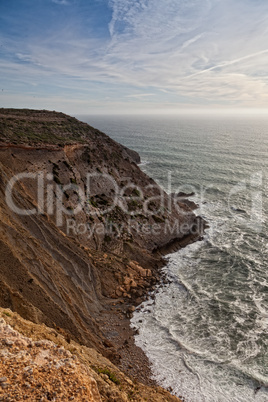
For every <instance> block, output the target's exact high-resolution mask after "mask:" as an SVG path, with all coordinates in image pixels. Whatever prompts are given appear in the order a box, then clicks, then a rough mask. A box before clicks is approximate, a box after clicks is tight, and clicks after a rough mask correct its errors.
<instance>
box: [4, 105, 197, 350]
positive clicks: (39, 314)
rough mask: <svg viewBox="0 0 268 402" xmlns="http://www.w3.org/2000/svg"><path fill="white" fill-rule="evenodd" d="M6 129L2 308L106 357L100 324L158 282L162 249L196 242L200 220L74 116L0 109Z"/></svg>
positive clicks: (132, 157)
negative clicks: (106, 313)
mask: <svg viewBox="0 0 268 402" xmlns="http://www.w3.org/2000/svg"><path fill="white" fill-rule="evenodd" d="M0 130H1V131H0V138H1V141H0V219H1V223H0V268H1V269H0V289H1V292H0V305H1V306H2V307H6V308H7V307H8V308H11V309H12V310H14V311H17V312H18V313H19V314H20V315H21V316H22V317H24V318H27V319H30V320H31V321H33V322H36V323H40V322H44V323H46V324H47V325H48V326H51V327H53V326H54V327H58V328H60V329H61V330H62V331H63V333H65V334H68V336H71V337H73V338H74V339H76V340H78V341H79V342H81V343H83V344H85V345H88V346H94V347H96V348H97V349H98V350H101V351H106V352H107V349H108V350H110V349H109V348H110V347H111V346H112V345H111V344H110V343H109V342H108V341H107V340H105V338H104V336H103V334H102V332H101V331H100V329H99V327H98V324H97V322H96V318H97V317H98V315H99V314H100V312H101V311H102V310H103V309H105V308H107V306H109V305H110V304H111V303H113V302H115V301H117V300H118V299H120V300H122V302H123V301H124V300H130V301H131V300H132V301H133V302H134V300H135V299H137V297H139V296H141V295H142V294H143V293H144V289H145V288H146V287H148V286H150V285H151V284H152V283H154V282H155V280H156V277H157V275H158V274H157V267H158V266H159V263H160V257H159V255H158V254H157V250H159V249H161V248H162V247H165V246H167V245H169V244H172V243H173V242H174V241H177V240H178V239H179V240H181V241H183V239H185V238H187V239H188V238H189V237H190V238H191V237H194V238H195V237H196V236H198V235H196V234H195V233H196V231H195V229H196V226H197V223H198V222H197V220H196V217H195V216H194V214H193V213H192V212H191V210H190V208H189V207H187V206H186V205H185V204H182V203H180V202H179V200H177V199H176V197H174V195H173V197H172V198H170V197H169V196H168V195H167V194H166V193H165V192H164V191H163V190H162V189H160V187H159V186H158V185H157V184H156V183H155V182H154V181H153V180H152V179H151V178H149V177H148V176H147V175H146V174H144V173H143V172H142V171H141V170H140V169H139V167H138V166H137V164H136V163H135V161H138V156H137V155H136V153H135V152H131V151H130V150H128V149H126V148H125V147H123V146H121V145H120V144H118V143H116V142H115V141H113V140H112V139H110V138H109V137H108V136H106V135H105V134H103V133H101V132H99V131H98V130H95V129H93V128H92V127H90V126H88V125H87V124H85V123H81V122H79V121H78V120H76V119H74V118H72V117H70V116H66V115H63V114H62V113H56V112H46V111H28V110H12V109H0ZM193 233H194V234H193ZM111 350H112V348H111Z"/></svg>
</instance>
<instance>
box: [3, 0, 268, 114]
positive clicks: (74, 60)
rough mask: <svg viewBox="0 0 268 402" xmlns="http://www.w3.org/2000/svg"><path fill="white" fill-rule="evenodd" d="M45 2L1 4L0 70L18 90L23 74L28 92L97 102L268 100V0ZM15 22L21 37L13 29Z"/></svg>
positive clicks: (261, 104)
mask: <svg viewBox="0 0 268 402" xmlns="http://www.w3.org/2000/svg"><path fill="white" fill-rule="evenodd" d="M27 1H28V0H27ZM27 1H26V3H27ZM49 3H50V4H51V7H52V8H53V10H54V11H53V13H54V14H53V13H52V11H51V9H50V8H49ZM53 3H54V5H53ZM18 4H19V3H18ZM27 4H28V3H27ZM40 4H41V5H42V7H43V9H42V10H39V8H38V7H37V6H36V9H34V10H33V7H30V3H29V8H28V9H27V7H26V8H25V9H24V8H21V9H18V11H17V14H15V11H14V10H11V9H10V12H9V8H8V6H5V7H4V6H3V5H2V4H1V5H0V12H1V8H3V10H2V11H3V12H2V13H1V15H2V17H1V19H2V24H0V26H1V27H2V28H0V30H2V38H3V40H2V42H3V43H4V45H3V46H2V48H1V50H3V51H2V56H0V57H1V71H0V73H1V76H2V79H3V80H5V82H6V83H8V84H9V85H10V88H12V90H14V85H13V84H12V83H13V82H16V83H17V85H18V83H19V82H20V86H19V87H20V88H22V89H21V90H22V91H23V88H26V87H27V85H29V86H32V85H31V83H33V82H34V83H35V86H36V91H38V90H39V91H44V93H45V94H46V95H47V94H48V92H49V91H50V95H51V96H52V95H53V94H56V93H57V94H59V93H60V94H62V95H65V92H66V91H68V94H70V95H71V96H73V99H74V102H75V100H76V99H77V100H80V101H81V99H82V100H83V101H84V97H86V94H87V96H88V99H90V100H92V101H93V100H94V98H96V99H98V100H99V99H101V97H103V99H106V98H109V99H111V101H113V100H114V102H120V101H122V103H124V99H129V100H131V99H133V101H135V102H136V104H137V106H138V105H139V102H140V105H144V103H146V102H148V104H149V103H150V102H154V103H155V105H161V104H162V105H166V104H174V105H175V104H181V105H184V104H185V105H191V104H193V105H197V106H198V105H200V106H202V105H223V106H228V105H229V106H233V105H234V104H235V105H239V106H252V107H254V105H257V106H258V107H265V106H266V104H267V100H268V99H267V98H268V77H267V72H266V71H267V64H268V49H266V45H265V44H266V43H267V41H268V29H267V22H268V3H267V2H265V1H262V0H260V1H253V0H202V1H201V0H188V1H185V0H158V1H155V0H139V1H133V0H108V1H107V2H105V1H102V0H92V2H83V1H72V2H70V0H50V1H49V2H48V1H45V0H43V1H42V0H41V1H40V2H39V5H40ZM56 4H57V5H62V6H66V5H68V6H69V7H55V6H56ZM57 9H58V10H59V14H58V15H57V14H55V10H57ZM60 10H63V11H62V13H61V12H60ZM51 15H52V16H54V17H53V18H54V19H52V20H51ZM41 16H42V18H41ZM24 17H25V19H24ZM38 18H39V19H38ZM31 21H32V23H31ZM0 22H1V21H0ZM26 23H27V30H28V31H27V32H30V33H29V34H28V35H27V36H25V35H24V33H25V29H26ZM12 24H13V26H14V30H16V32H17V35H15V36H14V33H13V34H12V35H11V33H10V28H9V27H10V25H12ZM39 25H40V26H39ZM14 32H15V31H14ZM48 77H50V79H49V82H50V85H49V86H48V85H47V86H46V83H47V82H48ZM44 88H46V89H44ZM24 90H25V89H24ZM142 107H143V106H142ZM157 107H158V106H157Z"/></svg>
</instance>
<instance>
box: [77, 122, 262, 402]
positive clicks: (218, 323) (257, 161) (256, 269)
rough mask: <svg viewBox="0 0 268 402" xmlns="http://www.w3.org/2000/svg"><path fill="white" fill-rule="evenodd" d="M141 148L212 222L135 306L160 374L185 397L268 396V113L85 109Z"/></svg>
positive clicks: (146, 163) (172, 187)
mask: <svg viewBox="0 0 268 402" xmlns="http://www.w3.org/2000/svg"><path fill="white" fill-rule="evenodd" d="M83 120H84V121H87V122H89V123H90V124H91V125H93V126H95V127H97V128H98V129H100V130H102V131H104V132H106V133H107V134H109V135H110V136H111V137H112V138H114V139H115V140H117V141H118V142H121V143H122V144H124V145H126V146H128V147H130V148H133V149H135V150H137V151H138V152H139V153H140V155H141V158H142V161H143V164H142V165H141V168H142V169H143V170H144V171H145V172H146V173H148V175H150V176H152V177H153V178H154V179H155V180H156V181H157V182H158V183H159V184H160V185H161V186H162V187H164V188H165V189H166V190H167V191H170V192H176V191H190V192H192V191H194V193H195V196H194V197H193V200H194V201H196V202H198V204H199V206H200V208H199V210H198V211H197V213H198V214H200V215H202V216H203V217H204V218H206V219H207V221H208V222H209V224H210V228H209V229H208V230H207V233H206V235H205V238H204V240H203V241H202V242H198V243H195V244H193V245H190V246H188V247H186V248H185V249H183V250H181V251H179V252H176V253H173V254H172V255H170V256H168V257H167V264H166V267H165V268H164V270H165V272H166V273H167V274H168V275H169V277H170V278H171V284H169V285H168V286H163V287H160V288H158V289H157V290H156V297H155V299H154V300H153V299H152V300H149V301H147V302H145V303H143V305H142V306H141V307H140V309H139V311H137V312H136V313H135V314H134V317H133V319H132V325H133V326H134V327H135V328H137V329H139V335H137V336H136V342H137V344H138V345H139V346H140V347H141V348H142V349H143V350H144V351H145V353H146V354H147V355H148V357H149V359H150V361H151V362H152V371H153V376H154V378H155V379H156V380H157V381H158V382H159V384H161V385H162V386H164V387H172V389H173V392H174V393H175V394H176V395H182V396H183V397H184V398H185V400H186V401H191V402H196V401H198V402H199V401H206V402H208V401H209V402H215V401H230V402H234V401H243V402H244V401H248V402H250V401H263V402H264V401H268V388H266V386H267V387H268V270H267V268H268V226H267V220H268V219H267V218H268V202H267V172H268V170H267V168H268V165H267V164H268V161H267V151H268V118H264V117H262V118H260V117H254V116H243V117H241V116H240V117H239V116H237V117H234V116H233V117H225V118H222V117H216V116H214V117H213V118H208V117H207V118H205V117H203V118H202V117H200V116H199V117H195V118H194V117H192V118H190V117H174V116H172V117H170V116H169V117H168V116H165V117H160V116H158V117H145V116H144V117H133V116H132V117H127V116H124V117H108V116H107V117H83Z"/></svg>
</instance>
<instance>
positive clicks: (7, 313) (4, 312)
mask: <svg viewBox="0 0 268 402" xmlns="http://www.w3.org/2000/svg"><path fill="white" fill-rule="evenodd" d="M3 314H4V315H6V316H7V317H11V314H10V313H9V312H8V311H3Z"/></svg>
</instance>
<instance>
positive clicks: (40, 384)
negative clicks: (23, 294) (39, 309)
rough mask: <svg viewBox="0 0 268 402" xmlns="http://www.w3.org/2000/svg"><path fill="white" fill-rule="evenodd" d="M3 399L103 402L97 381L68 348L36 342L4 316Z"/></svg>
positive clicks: (0, 330) (0, 324) (0, 326)
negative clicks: (9, 322)
mask: <svg viewBox="0 0 268 402" xmlns="http://www.w3.org/2000/svg"><path fill="white" fill-rule="evenodd" d="M0 345H1V350H0V400H1V401H6V402H7V401H22V400H26V401H28V400H31V401H33V400H34V401H85V402H100V401H101V398H100V394H99V391H98V387H97V383H96V381H95V380H94V379H93V378H92V377H91V376H90V375H89V373H88V370H87V368H86V367H85V366H84V365H83V364H81V363H80V362H79V361H78V359H77V357H76V356H74V355H72V354H71V353H70V352H69V351H68V350H65V349H64V348H63V347H60V346H58V345H56V344H55V343H53V342H51V341H46V340H44V341H32V340H31V338H27V337H25V336H23V335H21V334H20V333H19V332H17V331H15V330H14V329H13V328H12V327H11V326H9V325H8V324H7V323H6V322H5V320H4V319H3V318H0Z"/></svg>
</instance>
